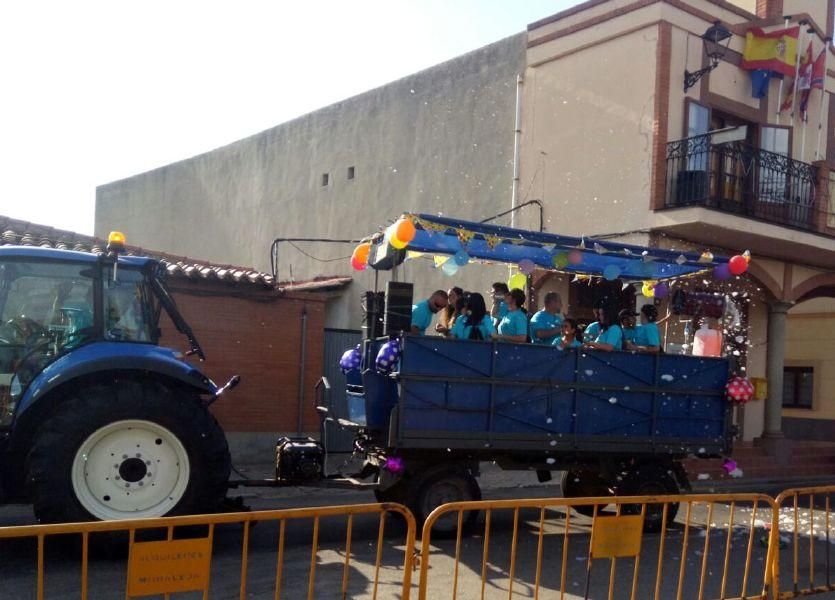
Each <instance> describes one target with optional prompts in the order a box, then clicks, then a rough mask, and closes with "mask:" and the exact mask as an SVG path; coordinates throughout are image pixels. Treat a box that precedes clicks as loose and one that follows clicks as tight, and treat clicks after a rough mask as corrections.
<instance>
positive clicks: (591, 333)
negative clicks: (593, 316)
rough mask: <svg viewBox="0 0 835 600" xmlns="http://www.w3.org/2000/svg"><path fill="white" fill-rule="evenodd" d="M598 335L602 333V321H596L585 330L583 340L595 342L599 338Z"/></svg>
mask: <svg viewBox="0 0 835 600" xmlns="http://www.w3.org/2000/svg"><path fill="white" fill-rule="evenodd" d="M598 335H600V323H598V322H597V321H595V322H594V323H590V324H589V326H588V327H586V328H585V329H584V330H583V341H584V342H593V341H595V340H596V339H597V336H598Z"/></svg>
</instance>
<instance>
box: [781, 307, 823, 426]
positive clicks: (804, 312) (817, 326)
mask: <svg viewBox="0 0 835 600" xmlns="http://www.w3.org/2000/svg"><path fill="white" fill-rule="evenodd" d="M833 304H835V300H833V299H831V298H821V299H816V300H810V301H808V302H803V303H801V304H799V305H797V307H795V308H792V309H791V310H790V311H789V316H788V319H787V323H786V366H797V367H812V368H813V369H814V391H813V399H812V409H811V410H807V409H783V416H784V417H789V418H801V419H835V312H833V308H835V307H833Z"/></svg>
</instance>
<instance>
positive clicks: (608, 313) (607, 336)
mask: <svg viewBox="0 0 835 600" xmlns="http://www.w3.org/2000/svg"><path fill="white" fill-rule="evenodd" d="M597 322H598V323H599V325H598V327H599V331H600V332H599V333H598V334H597V338H596V339H595V340H594V341H593V342H585V343H584V344H583V348H588V349H590V350H605V351H606V352H611V351H612V350H622V349H623V332H622V331H621V329H620V325H618V324H616V323H615V315H614V311H613V310H612V309H611V307H609V306H607V307H605V308H602V309H598V320H597Z"/></svg>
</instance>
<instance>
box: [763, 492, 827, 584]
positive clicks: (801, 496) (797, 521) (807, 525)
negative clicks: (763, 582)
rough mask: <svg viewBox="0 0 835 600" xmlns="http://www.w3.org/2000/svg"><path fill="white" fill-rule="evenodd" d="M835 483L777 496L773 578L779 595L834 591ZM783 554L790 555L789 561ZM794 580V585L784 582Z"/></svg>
mask: <svg viewBox="0 0 835 600" xmlns="http://www.w3.org/2000/svg"><path fill="white" fill-rule="evenodd" d="M832 494H835V486H822V487H807V488H796V489H790V490H786V491H784V492H783V493H782V494H780V495H779V496H777V498H776V499H775V504H776V506H777V508H778V531H779V534H780V535H779V536H778V537H776V538H775V544H774V545H775V549H774V562H773V570H774V582H775V588H776V589H777V590H778V591H779V596H778V598H795V597H797V596H810V595H815V594H823V593H826V592H832V591H835V584H834V583H833V582H832V562H831V550H830V547H831V544H832V542H835V540H833V539H832V538H831V537H830V536H831V534H830V526H831V525H832V523H831V521H832V519H831V503H830V498H831V496H832ZM781 555H788V556H790V561H789V564H786V563H785V562H784V561H783V560H782V559H781ZM784 581H791V589H786V590H784V589H783V588H785V587H788V586H786V585H781V582H784Z"/></svg>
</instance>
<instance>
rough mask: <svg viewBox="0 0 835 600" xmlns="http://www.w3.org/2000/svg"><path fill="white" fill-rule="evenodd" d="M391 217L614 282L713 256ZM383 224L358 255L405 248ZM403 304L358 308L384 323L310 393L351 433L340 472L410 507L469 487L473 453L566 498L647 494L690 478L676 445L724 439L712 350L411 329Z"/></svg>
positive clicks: (495, 254) (412, 244)
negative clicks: (355, 461) (343, 385)
mask: <svg viewBox="0 0 835 600" xmlns="http://www.w3.org/2000/svg"><path fill="white" fill-rule="evenodd" d="M406 218H408V219H411V220H412V222H413V223H414V224H415V229H416V232H415V235H414V237H413V238H412V239H411V240H410V241H409V243H408V249H409V250H414V251H416V252H420V253H427V254H430V255H435V256H437V255H439V254H440V255H448V256H454V255H459V256H460V253H461V252H466V254H467V260H468V261H479V260H481V261H490V262H510V263H518V262H519V261H521V260H523V259H529V260H531V261H532V262H534V263H535V264H536V265H538V266H539V267H540V268H549V269H559V270H562V271H564V272H567V273H572V272H573V273H575V274H579V275H586V276H600V275H601V274H602V273H603V272H604V271H606V270H607V267H608V271H609V273H611V270H612V267H611V266H610V265H616V267H617V271H618V273H619V276H620V279H622V280H623V281H625V282H631V281H644V280H648V279H649V280H672V279H674V278H677V277H682V276H687V275H691V274H699V273H701V272H703V271H705V270H706V269H710V268H712V267H714V266H716V265H717V264H720V263H722V262H725V261H726V259H723V258H719V257H713V256H709V257H708V256H706V255H691V254H682V253H680V252H673V251H667V250H661V249H657V248H643V247H638V246H627V245H623V244H616V243H614V242H610V241H596V240H589V239H579V238H568V237H564V236H556V235H553V234H547V233H542V232H529V231H523V230H517V229H509V228H506V227H498V226H494V225H486V224H483V223H471V222H466V221H460V220H454V219H448V218H443V217H434V216H429V215H408V216H406ZM392 235H393V233H392V231H391V230H389V231H387V232H381V233H379V234H377V235H376V236H373V237H371V238H370V243H371V251H370V257H369V259H368V266H369V267H370V268H373V269H378V270H388V269H395V268H396V267H397V265H398V264H399V263H400V262H402V261H403V260H404V259H405V257H406V251H405V250H403V249H399V250H398V249H396V248H394V247H393V246H392V244H391V243H390V239H391V236H392ZM398 245H402V244H398ZM565 251H571V252H573V253H576V254H575V255H574V256H573V257H572V258H573V260H572V261H570V263H568V262H566V261H565V260H563V259H558V258H557V257H558V256H559V253H561V252H565ZM578 257H579V260H578ZM410 304H411V302H409V303H408V305H410ZM403 307H404V304H403V303H402V301H401V304H400V306H399V308H391V309H387V313H386V314H385V315H373V314H372V315H369V316H368V320H369V322H371V321H374V320H375V319H376V320H381V316H382V320H383V321H385V322H386V324H387V327H386V329H387V331H386V332H385V333H387V334H388V335H385V336H383V337H375V336H373V335H369V336H367V339H366V340H365V341H364V342H363V348H362V356H363V358H362V364H361V365H360V367H359V368H358V369H356V370H354V371H352V372H351V373H349V374H348V375H349V386H348V393H347V396H346V397H344V398H338V399H331V401H330V402H326V401H325V400H322V401H321V402H320V406H319V410H320V412H321V413H322V416H323V420H329V419H330V420H331V421H335V420H338V421H339V423H340V424H341V425H342V426H343V427H346V428H350V429H353V430H354V431H355V432H356V446H355V447H356V449H357V452H358V453H359V454H361V455H362V457H363V458H364V468H363V470H362V471H361V472H359V473H355V474H353V478H354V479H352V481H358V480H359V479H361V478H371V480H372V481H373V488H374V490H375V493H376V494H377V497H378V499H380V500H383V501H395V502H402V503H405V504H406V505H407V506H409V507H410V508H411V510H412V511H413V512H414V514H415V516H416V518H417V519H418V520H423V519H425V518H426V516H427V515H428V514H429V513H430V512H431V511H432V510H433V509H434V508H435V507H437V506H438V505H440V504H442V503H444V502H451V501H460V500H474V499H478V498H480V491H479V486H478V482H477V477H478V474H479V468H478V465H479V462H481V461H494V462H495V463H497V464H498V465H499V466H500V467H502V468H505V469H516V470H528V471H532V472H536V474H537V476H538V477H539V479H540V481H546V480H549V479H550V478H551V474H552V472H555V471H561V472H563V479H562V491H563V493H564V495H565V496H569V497H581V496H607V495H614V494H618V495H653V494H675V493H679V492H680V491H681V490H683V489H684V490H686V489H688V488H689V484H688V481H687V475H686V473H685V471H684V469H683V468H682V466H681V462H680V460H681V459H682V458H684V457H687V456H698V457H717V456H722V455H726V454H727V453H729V452H730V450H731V441H732V431H733V427H732V421H731V406H730V403H729V402H728V400H727V399H726V391H725V386H726V384H727V381H728V378H729V361H728V360H726V359H724V358H706V357H694V356H684V355H671V354H664V353H657V354H653V353H639V352H619V351H614V352H604V351H598V350H589V349H582V348H580V349H572V350H566V351H564V350H560V349H558V348H557V347H553V346H541V345H533V344H519V343H507V342H499V341H471V340H456V339H450V338H443V337H436V336H419V335H411V334H409V333H407V331H408V323H409V322H410V321H409V319H408V316H409V315H408V314H407V315H405V316H406V318H405V320H404V318H403V317H404V315H403V314H402V313H403ZM398 310H399V314H395V313H396V312H397V311H398ZM407 312H408V311H407ZM398 323H399V324H400V325H398ZM403 323H406V325H405V326H404V325H403ZM370 330H371V331H373V327H372V328H370ZM393 339H397V340H399V348H400V351H401V354H400V358H399V363H398V365H397V367H396V368H395V369H394V370H392V371H390V372H381V371H380V370H378V369H377V368H376V367H375V360H374V359H375V357H376V356H377V353H378V351H379V350H380V348H381V346H382V345H383V344H385V343H387V342H390V340H393ZM334 413H336V414H334ZM337 415H343V417H341V418H338V419H337ZM344 415H348V418H345V417H344ZM283 451H286V453H288V454H285V456H282V452H283ZM296 451H297V452H302V450H296ZM290 452H294V450H293V446H292V444H285V450H281V449H280V450H279V452H278V456H279V458H278V460H279V462H281V461H282V460H285V462H286V463H287V464H291V459H290V456H289V453H290ZM307 452H308V456H309V452H310V448H309V447H308V449H307ZM322 452H323V454H324V453H326V452H327V448H322ZM310 471H311V472H312V471H313V470H310ZM287 472H294V473H300V470H299V469H295V470H291V469H288V468H285V473H287ZM279 479H281V475H280V474H279ZM675 508H676V507H672V508H671V510H673V511H674V510H675ZM475 516H476V515H470V517H469V518H470V519H474V518H475ZM673 516H674V512H672V513H669V514H668V517H669V518H672V517H673ZM645 524H646V527H647V528H648V529H653V528H657V527H659V526H660V524H661V513H660V511H653V510H649V511H648V514H647V515H646V518H645Z"/></svg>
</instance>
